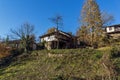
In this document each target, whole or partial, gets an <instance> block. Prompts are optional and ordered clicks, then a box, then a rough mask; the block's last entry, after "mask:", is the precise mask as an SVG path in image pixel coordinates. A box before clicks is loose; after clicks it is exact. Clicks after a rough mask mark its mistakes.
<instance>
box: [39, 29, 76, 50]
mask: <svg viewBox="0 0 120 80" xmlns="http://www.w3.org/2000/svg"><path fill="white" fill-rule="evenodd" d="M76 40H77V39H76V37H75V36H73V35H72V34H70V33H66V32H63V31H60V30H55V31H54V32H51V33H48V34H45V35H42V36H40V41H41V43H45V44H44V46H45V48H47V49H48V50H49V49H57V48H59V49H65V48H75V47H76Z"/></svg>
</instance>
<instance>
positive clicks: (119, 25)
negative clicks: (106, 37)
mask: <svg viewBox="0 0 120 80" xmlns="http://www.w3.org/2000/svg"><path fill="white" fill-rule="evenodd" d="M107 27H120V24H117V25H111V26H107ZM107 27H106V28H107Z"/></svg>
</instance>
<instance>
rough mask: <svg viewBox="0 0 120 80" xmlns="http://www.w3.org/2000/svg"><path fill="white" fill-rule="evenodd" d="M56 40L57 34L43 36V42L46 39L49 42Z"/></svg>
mask: <svg viewBox="0 0 120 80" xmlns="http://www.w3.org/2000/svg"><path fill="white" fill-rule="evenodd" d="M56 40H57V39H56V38H55V35H51V36H46V37H44V38H41V42H43V41H46V42H48V41H56Z"/></svg>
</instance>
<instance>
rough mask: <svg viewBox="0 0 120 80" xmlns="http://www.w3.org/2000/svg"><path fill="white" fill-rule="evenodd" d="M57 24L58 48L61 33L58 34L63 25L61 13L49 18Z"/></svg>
mask: <svg viewBox="0 0 120 80" xmlns="http://www.w3.org/2000/svg"><path fill="white" fill-rule="evenodd" d="M49 19H50V20H51V21H52V22H53V23H54V24H55V26H56V29H57V34H56V35H57V36H56V38H57V39H58V40H57V49H58V48H59V34H58V31H59V30H58V29H59V28H60V27H61V26H63V18H62V16H61V15H56V16H55V17H52V18H49Z"/></svg>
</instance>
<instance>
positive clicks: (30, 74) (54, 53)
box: [0, 49, 120, 80]
mask: <svg viewBox="0 0 120 80" xmlns="http://www.w3.org/2000/svg"><path fill="white" fill-rule="evenodd" d="M110 53H111V51H110V49H108V50H93V49H63V50H51V51H47V50H41V51H33V52H32V53H31V54H30V55H28V56H25V55H19V56H18V57H16V58H15V61H14V62H12V63H11V64H10V65H9V66H8V67H5V68H1V69H0V80H101V79H103V80H109V79H110V78H111V80H116V78H119V77H118V76H120V72H118V71H119V70H120V58H119V57H112V56H113V55H112V56H111V54H110ZM119 79H120V78H119Z"/></svg>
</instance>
